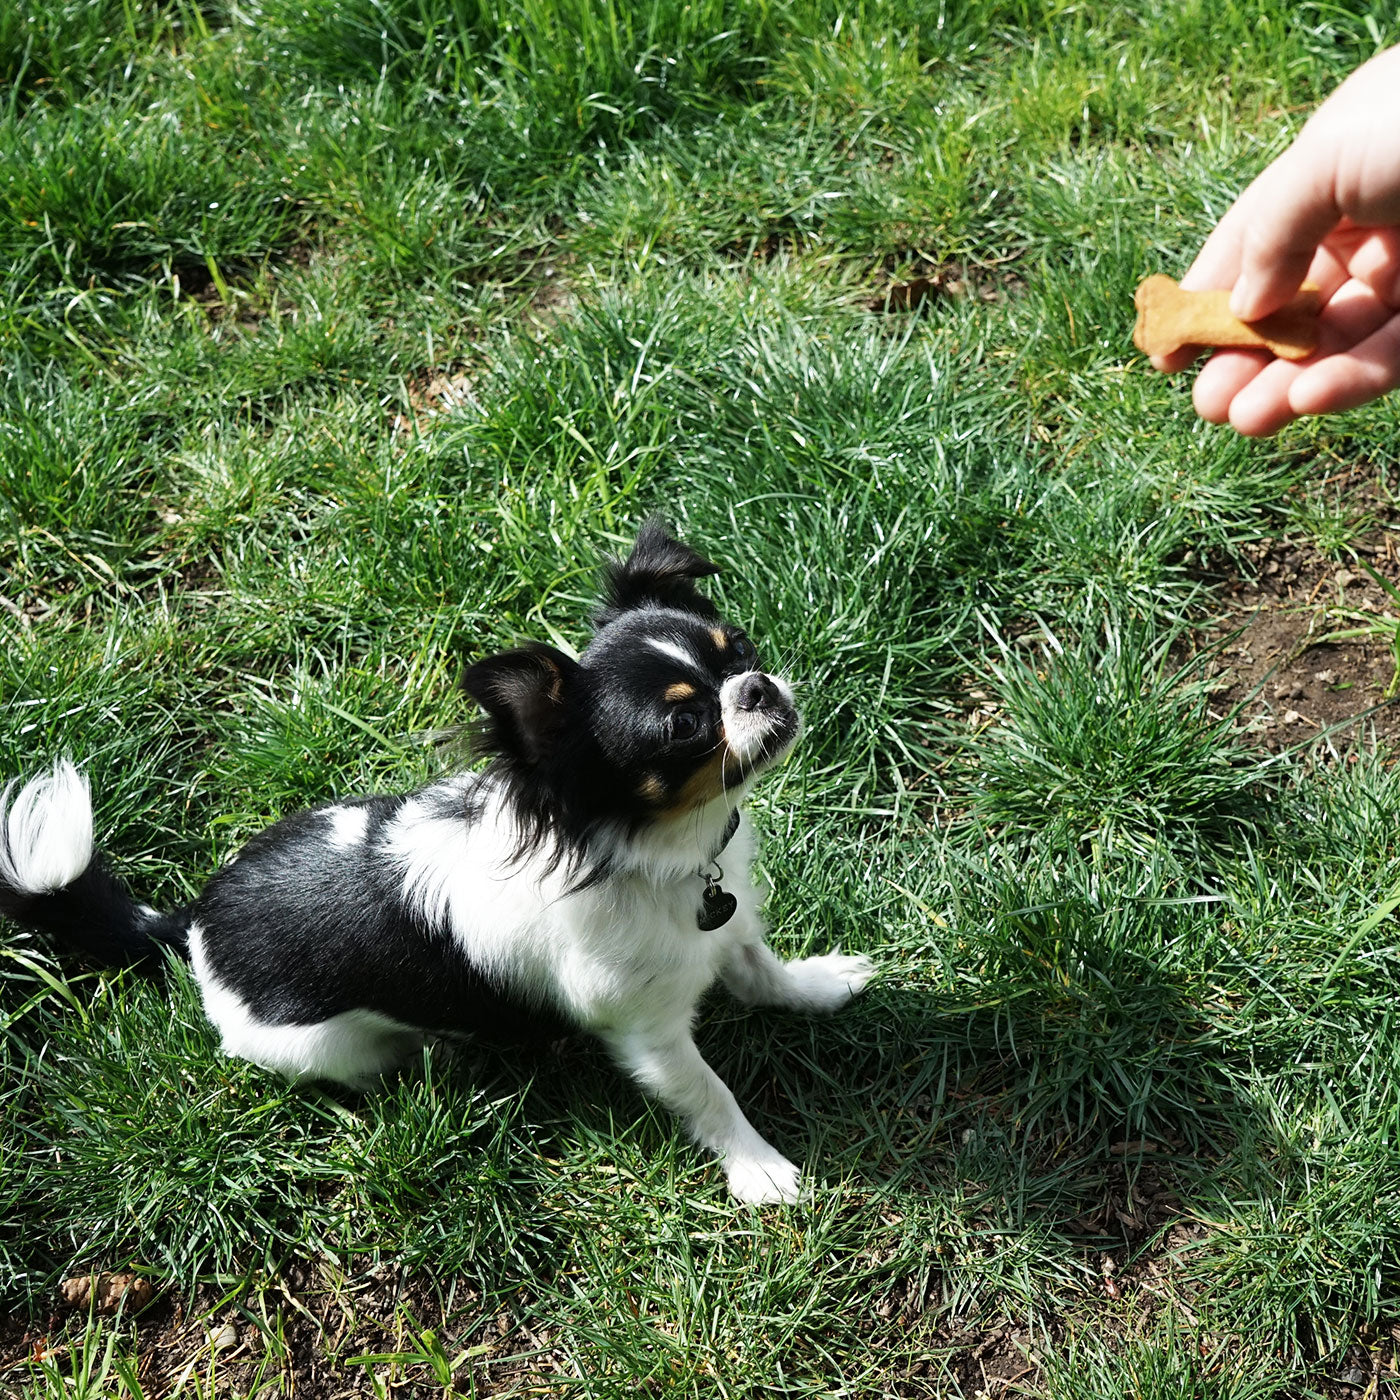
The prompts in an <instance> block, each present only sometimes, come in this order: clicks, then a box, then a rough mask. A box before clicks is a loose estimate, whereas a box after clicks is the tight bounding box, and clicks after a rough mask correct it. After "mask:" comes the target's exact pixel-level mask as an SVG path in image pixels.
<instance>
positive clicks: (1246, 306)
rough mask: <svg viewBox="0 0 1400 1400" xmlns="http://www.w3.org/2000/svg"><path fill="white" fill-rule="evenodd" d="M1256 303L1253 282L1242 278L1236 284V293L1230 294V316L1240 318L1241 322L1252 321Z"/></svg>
mask: <svg viewBox="0 0 1400 1400" xmlns="http://www.w3.org/2000/svg"><path fill="white" fill-rule="evenodd" d="M1255 301H1256V297H1255V295H1254V283H1253V281H1251V280H1250V279H1249V278H1248V277H1241V278H1240V280H1239V281H1238V282H1236V283H1235V289H1234V291H1232V292H1231V293H1230V314H1231V315H1232V316H1238V317H1239V318H1240V320H1241V321H1248V320H1250V319H1251V313H1252V312H1253V310H1254V303H1255Z"/></svg>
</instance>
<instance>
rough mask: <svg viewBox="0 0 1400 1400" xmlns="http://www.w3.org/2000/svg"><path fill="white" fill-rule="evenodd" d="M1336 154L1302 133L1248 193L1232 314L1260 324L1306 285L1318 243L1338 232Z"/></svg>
mask: <svg viewBox="0 0 1400 1400" xmlns="http://www.w3.org/2000/svg"><path fill="white" fill-rule="evenodd" d="M1335 191H1336V152H1335V150H1333V149H1331V143H1330V142H1326V141H1309V140H1308V139H1307V132H1306V130H1304V132H1303V134H1302V135H1301V136H1300V137H1299V139H1298V141H1297V142H1296V143H1295V144H1294V145H1293V146H1291V147H1290V148H1289V149H1288V150H1287V151H1285V152H1284V153H1283V154H1282V155H1281V156H1280V157H1279V158H1278V159H1277V160H1276V161H1274V163H1273V164H1272V165H1270V166H1269V167H1268V168H1267V169H1266V170H1265V171H1264V173H1263V174H1262V175H1260V176H1259V178H1258V179H1257V180H1256V181H1255V182H1254V183H1253V184H1252V185H1251V186H1250V187H1249V189H1248V190H1247V191H1246V192H1245V196H1244V198H1243V199H1242V200H1241V204H1242V205H1243V206H1244V209H1243V210H1242V211H1241V212H1242V213H1243V214H1244V215H1245V217H1244V219H1243V220H1242V222H1243V224H1244V231H1243V235H1242V238H1241V242H1240V272H1239V277H1238V278H1237V279H1236V281H1235V288H1234V291H1233V292H1232V293H1231V294H1230V310H1231V311H1232V312H1234V314H1235V315H1236V316H1238V317H1239V318H1240V319H1241V320H1244V321H1257V320H1258V319H1259V317H1261V316H1267V315H1268V314H1269V313H1270V312H1271V311H1277V310H1278V309H1279V307H1281V306H1283V305H1284V304H1285V303H1286V302H1288V301H1289V300H1290V299H1291V298H1292V297H1293V295H1294V294H1295V293H1296V292H1297V290H1298V288H1299V287H1301V286H1302V285H1303V278H1304V277H1306V276H1307V272H1308V268H1309V266H1310V265H1311V263H1312V260H1313V257H1314V255H1315V254H1316V252H1317V248H1318V244H1319V243H1321V242H1322V240H1323V239H1324V238H1325V237H1326V236H1327V235H1328V234H1329V233H1331V232H1332V230H1333V229H1334V228H1336V226H1337V223H1338V221H1339V220H1340V219H1341V210H1340V209H1338V207H1337V198H1336V193H1335Z"/></svg>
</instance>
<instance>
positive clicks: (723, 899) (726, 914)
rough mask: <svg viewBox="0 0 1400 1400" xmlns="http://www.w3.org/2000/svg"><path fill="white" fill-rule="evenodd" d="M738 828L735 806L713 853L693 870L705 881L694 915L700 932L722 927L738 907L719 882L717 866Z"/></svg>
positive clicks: (721, 878)
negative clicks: (698, 867)
mask: <svg viewBox="0 0 1400 1400" xmlns="http://www.w3.org/2000/svg"><path fill="white" fill-rule="evenodd" d="M738 829H739V809H738V808H737V807H736V808H735V809H734V811H732V812H731V813H730V814H729V825H728V826H726V827H725V829H724V836H723V838H722V839H721V841H720V843H719V846H718V848H717V849H716V851H715V853H714V855H712V856H711V857H710V858H709V860H708V861H706V862H705V864H704V865H702V866H701V867H700V869H699V870H697V871H696V872H695V873H696V874H697V875H698V876H699V877H700V878H701V879H702V880H703V881H704V882H705V888H704V889H703V890H702V891H701V893H700V912H699V913H698V914H696V916H695V926H696V927H697V928H698V929H699V930H700V931H701V932H702V933H710V932H711V931H712V930H714V929H717V928H722V927H723V926H724V925H725V924H727V923H728V922H729V921H730V919H732V918H733V917H734V911H735V910H736V909H737V908H738V907H739V901H738V900H737V899H735V898H734V896H733V895H732V894H730V893H729V891H728V890H726V889H725V888H724V887H723V886H722V885H721V884H720V881H721V880H723V879H724V871H723V870H721V869H720V866H719V858H720V856H721V855H722V854H723V853H724V848H725V847H726V846H728V845H729V843H730V842H731V841H732V840H733V839H734V833H735V832H736V831H738ZM711 866H713V867H714V873H713V874H711V873H710V867H711Z"/></svg>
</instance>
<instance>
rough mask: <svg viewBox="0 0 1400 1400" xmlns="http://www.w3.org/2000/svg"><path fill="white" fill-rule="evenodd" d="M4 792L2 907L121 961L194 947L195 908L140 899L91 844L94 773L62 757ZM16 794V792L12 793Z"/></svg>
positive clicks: (0, 796)
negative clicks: (162, 907)
mask: <svg viewBox="0 0 1400 1400" xmlns="http://www.w3.org/2000/svg"><path fill="white" fill-rule="evenodd" d="M15 786H16V785H15V784H14V783H10V784H9V785H8V786H7V787H6V788H5V790H4V792H3V793H0V914H3V915H5V916H6V917H7V918H10V919H13V920H14V921H15V922H16V923H20V924H27V925H28V926H29V927H30V928H37V929H41V930H43V932H45V933H48V934H51V935H53V937H54V938H55V939H57V940H58V941H59V942H60V943H62V944H65V945H67V946H68V947H70V948H76V949H78V950H80V951H81V952H83V953H86V954H87V955H89V956H90V957H92V958H93V959H94V960H96V961H99V962H102V963H105V964H108V965H116V966H121V967H129V966H133V965H135V964H137V963H142V962H145V961H147V960H148V959H150V958H152V957H154V955H155V954H156V953H157V952H158V950H159V949H160V948H161V947H168V948H172V949H174V950H175V951H177V952H179V953H182V954H187V953H188V937H187V935H188V931H189V914H188V912H187V911H183V910H181V911H177V912H175V913H172V914H162V913H160V912H159V911H157V910H155V909H152V908H150V906H149V905H145V904H138V903H137V902H136V900H134V899H133V898H132V897H131V895H130V894H129V893H128V892H127V890H126V888H125V887H124V886H123V885H122V884H121V882H120V881H119V880H118V879H117V878H116V877H115V876H114V875H113V874H112V873H111V872H110V871H109V870H108V869H107V867H106V865H105V864H104V863H103V860H102V857H101V856H100V855H98V854H96V853H95V852H94V851H93V849H92V799H91V797H90V795H89V793H88V782H87V778H86V777H84V776H83V774H81V773H79V772H78V770H77V769H76V768H75V767H74V766H73V765H72V764H71V763H69V762H68V760H67V759H59V760H58V762H57V763H55V764H54V766H53V770H52V771H51V772H48V773H43V774H41V775H40V776H39V777H37V778H33V779H31V780H30V781H29V782H28V783H26V784H25V785H24V786H23V787H22V788H20V789H19V791H18V792H15V791H14V788H15ZM12 794H13V796H12Z"/></svg>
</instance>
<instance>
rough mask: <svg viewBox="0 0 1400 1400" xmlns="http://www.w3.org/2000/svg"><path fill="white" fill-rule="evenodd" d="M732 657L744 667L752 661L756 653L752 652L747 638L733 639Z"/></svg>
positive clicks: (752, 648)
mask: <svg viewBox="0 0 1400 1400" xmlns="http://www.w3.org/2000/svg"><path fill="white" fill-rule="evenodd" d="M734 655H735V656H737V657H738V658H739V660H740V661H742V662H743V663H744V664H745V665H747V664H748V663H749V662H750V661H752V660H753V659H754V657H756V656H757V655H758V653H757V652H756V651H755V650H754V646H753V643H752V642H751V641H749V639H748V638H747V637H735V638H734Z"/></svg>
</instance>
